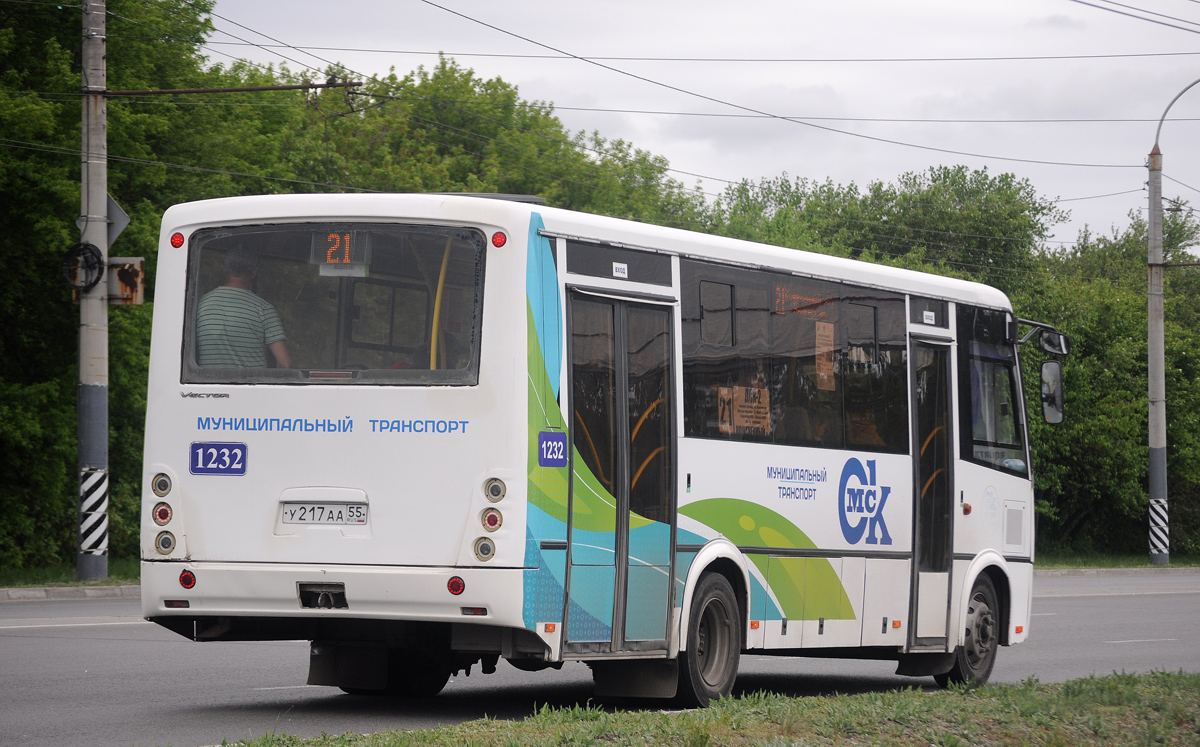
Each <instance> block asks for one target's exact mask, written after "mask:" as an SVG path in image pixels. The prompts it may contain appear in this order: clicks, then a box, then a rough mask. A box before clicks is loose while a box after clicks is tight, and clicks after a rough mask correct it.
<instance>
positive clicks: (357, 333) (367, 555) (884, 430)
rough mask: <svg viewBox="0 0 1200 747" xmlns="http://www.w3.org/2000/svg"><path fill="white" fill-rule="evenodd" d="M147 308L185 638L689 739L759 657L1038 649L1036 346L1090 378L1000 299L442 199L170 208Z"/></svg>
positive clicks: (923, 280)
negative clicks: (543, 694) (681, 714)
mask: <svg viewBox="0 0 1200 747" xmlns="http://www.w3.org/2000/svg"><path fill="white" fill-rule="evenodd" d="M156 288H157V294H156V301H155V307H154V329H153V338H152V346H151V360H150V384H149V402H148V408H147V416H146V447H145V467H144V482H145V486H146V487H145V490H144V498H143V509H144V510H143V512H142V517H143V518H142V543H141V550H142V559H143V562H142V608H143V612H144V614H145V616H146V617H147V618H148V619H150V620H152V621H154V622H156V623H158V624H160V625H162V626H164V627H166V628H169V629H171V630H173V631H175V632H177V633H180V634H182V635H185V636H187V637H189V638H192V639H194V640H197V641H238V640H241V641H244V640H307V641H311V655H310V668H309V678H308V682H309V683H310V684H317V685H330V686H337V687H340V688H342V689H343V690H345V691H347V692H351V693H390V694H399V695H431V694H435V693H437V692H438V691H440V690H441V689H442V687H443V686H444V685H445V683H446V682H447V680H448V678H449V677H450V676H451V675H453V674H457V673H459V672H462V671H464V670H466V671H467V672H469V671H470V667H471V666H473V665H474V664H476V663H479V664H481V665H482V669H483V671H484V672H485V673H490V672H492V671H494V670H495V667H496V664H497V661H498V659H499V658H500V657H503V658H505V659H507V660H508V661H509V662H510V663H511V664H512V665H514V666H516V667H518V668H521V669H526V670H536V669H541V668H545V667H559V666H561V664H562V662H564V661H570V660H577V661H578V660H582V661H586V662H587V663H588V664H589V665H590V666H591V668H592V669H593V673H594V679H595V683H596V692H597V694H598V695H606V694H612V695H626V696H643V697H671V696H676V695H677V696H678V698H679V699H680V700H681V701H683V702H687V703H691V704H698V705H704V704H706V703H708V702H709V700H710V699H712V698H715V697H719V696H721V695H724V694H727V693H729V692H730V690H731V688H732V686H733V683H734V679H735V677H736V675H737V669H738V661H739V656H740V654H741V653H742V652H753V653H760V654H781V655H796V656H822V657H830V656H832V657H853V658H877V659H890V660H895V661H897V662H898V663H899V665H898V671H899V672H900V673H901V674H909V675H926V676H928V675H933V676H935V677H936V678H937V679H938V680H939V682H941V683H942V684H945V683H946V682H948V681H975V682H984V681H986V680H987V678H988V676H989V674H990V672H991V669H992V665H993V662H994V658H995V655H996V651H997V647H998V646H1006V645H1012V644H1015V643H1020V642H1021V641H1024V640H1025V639H1026V637H1027V636H1028V635H1029V625H1030V601H1031V580H1032V575H1033V566H1032V561H1033V554H1034V537H1033V529H1034V518H1033V490H1032V474H1031V469H1030V466H1031V462H1030V455H1029V435H1028V433H1029V430H1028V424H1027V421H1026V414H1025V407H1024V401H1025V398H1024V397H1023V396H1022V390H1021V387H1022V384H1021V374H1020V366H1019V364H1018V348H1019V346H1020V344H1021V343H1023V342H1025V341H1026V340H1028V339H1030V338H1031V337H1032V336H1033V335H1034V334H1035V333H1037V334H1039V336H1040V344H1041V347H1042V348H1044V349H1045V350H1046V351H1048V352H1050V353H1055V354H1060V355H1061V354H1065V353H1066V352H1067V345H1068V342H1067V339H1066V338H1065V337H1064V336H1062V335H1060V334H1058V333H1057V332H1055V331H1054V330H1053V329H1052V328H1050V327H1049V326H1048V325H1042V324H1037V323H1034V322H1028V321H1026V320H1018V319H1016V318H1015V317H1014V315H1013V312H1012V309H1011V306H1010V304H1009V301H1008V299H1007V298H1006V297H1005V296H1004V294H1002V293H1001V292H1000V291H998V290H995V289H993V288H990V287H987V286H983V285H979V284H975V283H969V282H964V281H960V280H954V279H948V278H944V277H938V276H934V275H927V274H922V273H917V272H911V271H906V270H899V269H893V268H889V267H883V266H879V265H874V264H868V263H863V262H856V261H852V260H847V259H841V258H835V257H830V256H826V255H821V254H813V253H809V252H804V251H797V250H793V249H782V248H778V247H773V246H765V245H761V244H753V243H749V242H745V241H738V240H734V239H728V238H721V237H716V236H708V235H704V234H699V233H692V232H688V231H681V230H675V229H670V228H663V227H659V226H652V225H645V224H641V223H635V222H630V221H625V220H617V219H613V218H606V217H601V216H596V215H588V214H582V213H575V212H570V211H566V210H559V209H554V208H549V207H545V206H543V205H540V204H537V202H536V201H535V200H532V199H525V198H510V199H484V198H482V197H479V196H457V195H420V194H411V195H383V194H373V195H287V196H263V197H239V198H231V199H219V200H207V201H202V202H194V203H189V204H183V205H178V206H175V207H172V208H171V209H170V210H168V211H167V213H166V215H165V217H164V218H163V224H162V234H161V237H160V242H159V255H158V275H157V286H156ZM1019 324H1020V325H1023V326H1020V327H1019ZM1022 331H1024V334H1023V337H1022V336H1021V333H1022ZM1042 400H1043V404H1044V408H1045V413H1044V417H1045V418H1046V419H1047V420H1048V421H1051V422H1055V421H1057V420H1061V405H1062V380H1061V367H1060V366H1059V364H1058V363H1057V361H1055V360H1049V361H1047V362H1046V363H1045V364H1044V367H1043V382H1042Z"/></svg>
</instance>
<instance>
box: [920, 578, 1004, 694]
mask: <svg viewBox="0 0 1200 747" xmlns="http://www.w3.org/2000/svg"><path fill="white" fill-rule="evenodd" d="M999 628H1000V602H999V599H998V597H997V596H996V586H995V584H993V583H992V579H991V578H990V577H989V576H988V575H987V574H986V573H980V574H979V578H977V579H975V584H974V585H973V586H972V587H971V596H970V597H969V598H968V600H967V625H966V629H965V631H964V632H963V642H962V645H960V646H959V647H958V648H957V649H955V651H954V666H953V667H951V668H950V671H949V672H946V673H945V674H939V675H936V676H935V677H934V679H935V680H936V681H937V683H938V684H939V685H941V686H942V687H946V686H948V685H949V684H950V683H952V682H953V683H954V684H956V685H962V684H970V685H973V686H979V685H984V684H987V681H988V678H989V677H991V676H992V667H994V666H995V665H996V650H997V648H998V647H999V644H1000V629H999Z"/></svg>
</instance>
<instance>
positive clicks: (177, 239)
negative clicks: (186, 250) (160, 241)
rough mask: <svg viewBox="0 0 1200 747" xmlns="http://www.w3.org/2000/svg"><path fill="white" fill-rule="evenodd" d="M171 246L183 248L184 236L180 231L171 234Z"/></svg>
mask: <svg viewBox="0 0 1200 747" xmlns="http://www.w3.org/2000/svg"><path fill="white" fill-rule="evenodd" d="M171 246H173V247H175V248H176V249H178V248H179V247H181V246H183V234H181V233H179V232H178V231H177V232H175V233H173V234H171Z"/></svg>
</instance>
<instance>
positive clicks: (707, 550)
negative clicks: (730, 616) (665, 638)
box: [675, 539, 750, 652]
mask: <svg viewBox="0 0 1200 747" xmlns="http://www.w3.org/2000/svg"><path fill="white" fill-rule="evenodd" d="M709 573H718V574H720V575H722V576H724V577H725V580H726V581H728V582H729V585H730V586H731V587H732V588H733V595H734V598H735V599H736V601H737V605H738V615H739V619H740V620H741V621H742V624H741V629H742V647H743V648H745V646H746V640H745V635H746V631H747V630H749V627H750V623H749V620H750V571H749V570H748V569H747V568H746V565H745V561H744V556H743V555H742V554H741V553H740V552H738V549H737V547H735V546H734V545H733V543H732V542H729V541H728V540H725V539H719V540H714V541H712V542H709V543H708V544H707V545H705V546H704V547H703V548H702V549H701V550H700V552H699V553H697V554H696V558H695V559H694V560H693V561H692V564H691V567H690V568H689V569H688V577H687V582H686V584H685V586H684V590H683V600H682V604H681V606H680V611H679V627H678V629H677V631H676V636H675V638H676V640H677V641H678V643H679V646H678V651H680V652H682V651H686V650H687V632H688V630H689V625H690V624H691V620H690V614H691V608H692V598H693V596H694V594H695V592H696V588H697V587H698V586H699V584H700V581H701V580H702V579H703V578H704V576H705V575H706V574H709Z"/></svg>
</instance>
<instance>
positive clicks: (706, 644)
mask: <svg viewBox="0 0 1200 747" xmlns="http://www.w3.org/2000/svg"><path fill="white" fill-rule="evenodd" d="M741 653H742V618H741V612H739V609H738V603H737V597H736V596H735V595H734V593H733V587H732V586H730V585H729V581H728V580H727V579H726V578H725V577H724V576H722V575H721V574H719V573H708V574H705V575H704V576H703V577H702V578H701V579H700V583H698V584H696V590H695V591H694V592H693V593H692V605H691V611H690V614H689V615H688V631H687V650H686V651H681V652H679V659H680V661H679V690H678V700H679V701H680V703H681V704H683V705H685V706H688V707H693V708H706V707H707V706H708V704H709V703H710V702H711V701H712V700H713V699H714V698H720V697H723V696H726V695H729V693H730V692H731V691H732V690H733V683H734V681H735V680H736V679H737V673H738V660H739V658H740V657H741Z"/></svg>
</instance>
